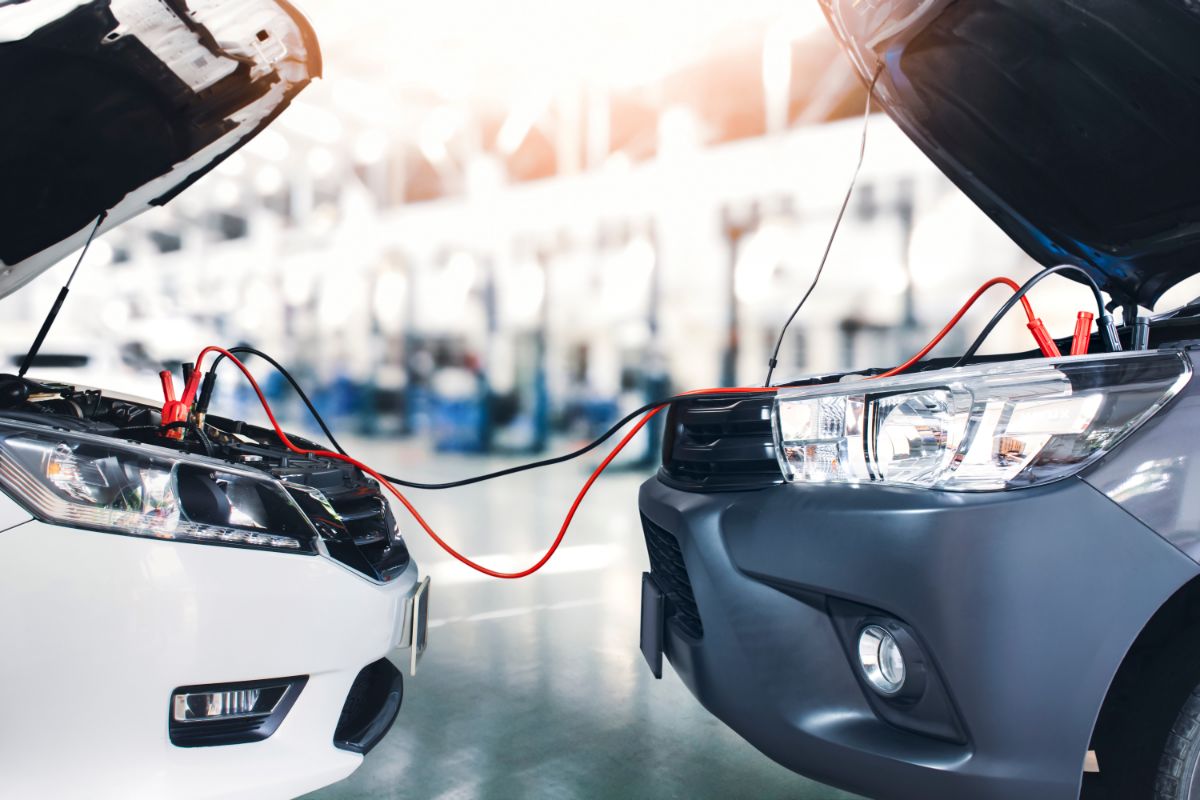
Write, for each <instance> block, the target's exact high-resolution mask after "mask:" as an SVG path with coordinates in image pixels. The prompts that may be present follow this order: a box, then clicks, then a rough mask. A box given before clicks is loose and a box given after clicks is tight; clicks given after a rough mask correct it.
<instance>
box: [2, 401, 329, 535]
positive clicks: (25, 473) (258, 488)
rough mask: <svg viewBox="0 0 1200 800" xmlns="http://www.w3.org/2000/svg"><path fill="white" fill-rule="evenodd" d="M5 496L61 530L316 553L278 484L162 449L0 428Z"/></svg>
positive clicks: (28, 428)
mask: <svg viewBox="0 0 1200 800" xmlns="http://www.w3.org/2000/svg"><path fill="white" fill-rule="evenodd" d="M0 488H3V489H4V490H5V491H6V492H7V493H8V494H9V495H10V496H11V497H12V498H13V499H14V500H16V501H17V502H19V503H21V504H22V505H23V506H25V507H26V508H27V509H28V510H29V511H30V513H32V514H33V515H34V516H36V517H38V518H39V519H42V520H45V521H47V522H54V523H58V524H61V525H69V526H72V527H77V528H88V529H91V530H99V531H107V532H111V533H121V534H126V535H130V536H145V537H149V538H153V539H174V540H179V541H188V542H203V543H206V544H224V545H234V546H238V547H253V548H261V549H266V550H274V551H278V552H292V553H297V552H298V553H313V552H316V550H315V532H314V531H313V528H312V526H311V525H310V524H309V523H308V520H307V519H306V518H305V517H304V515H303V513H301V511H300V510H299V508H297V506H296V504H295V503H294V502H293V501H292V499H291V497H290V496H289V495H288V494H287V492H286V491H285V490H284V489H283V487H282V486H281V485H280V484H279V483H278V482H277V481H275V480H272V479H271V478H269V477H268V476H266V475H262V474H257V473H254V472H250V471H243V470H239V469H238V468H236V467H234V466H232V465H224V464H221V465H217V464H215V463H214V462H211V461H205V460H202V459H192V458H189V457H187V456H182V455H179V454H176V453H173V452H171V451H169V450H165V449H162V448H157V447H153V446H145V445H143V446H135V445H124V444H121V443H115V442H111V441H109V440H106V439H105V438H104V437H100V436H92V435H89V434H82V433H66V432H59V431H49V430H46V429H43V428H39V427H36V426H25V425H22V424H20V423H9V422H0Z"/></svg>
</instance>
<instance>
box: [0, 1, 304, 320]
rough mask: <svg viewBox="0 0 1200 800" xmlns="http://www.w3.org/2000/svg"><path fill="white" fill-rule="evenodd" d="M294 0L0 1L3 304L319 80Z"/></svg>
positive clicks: (161, 199) (194, 174) (193, 175)
mask: <svg viewBox="0 0 1200 800" xmlns="http://www.w3.org/2000/svg"><path fill="white" fill-rule="evenodd" d="M320 70H321V55H320V51H319V49H318V47H317V40H316V37H315V35H314V34H313V30H312V27H311V26H310V25H309V24H308V22H307V21H306V20H305V19H304V18H303V17H302V16H301V15H300V14H299V13H298V12H297V11H296V10H295V9H294V8H293V7H292V6H291V5H290V4H289V3H287V2H286V0H0V76H3V78H2V79H0V108H2V109H3V117H2V119H3V121H0V165H2V166H0V174H2V175H3V176H4V177H3V188H0V297H3V296H5V295H8V294H11V293H12V292H13V291H15V290H17V289H19V288H20V287H21V286H23V285H25V284H26V283H28V282H29V281H31V280H33V278H35V277H37V276H38V275H39V274H41V273H42V272H43V271H45V270H46V269H47V268H48V267H50V266H51V265H53V264H54V263H56V262H57V261H58V260H59V259H61V258H63V257H64V256H65V255H67V254H68V253H70V252H72V251H73V250H76V249H78V248H79V247H81V246H82V245H83V243H84V241H85V240H86V239H87V236H88V234H89V233H90V232H91V230H92V228H93V226H94V225H95V222H96V220H97V219H98V218H99V217H100V216H101V215H102V214H106V215H107V216H105V218H104V221H103V223H102V224H101V226H100V229H99V230H100V232H103V231H106V230H108V229H110V228H113V227H115V226H116V225H119V224H120V223H122V222H124V221H125V220H127V219H129V218H130V217H133V216H136V215H137V214H140V213H141V212H142V211H145V210H146V209H147V208H149V207H150V206H155V205H162V204H164V203H166V202H167V201H169V200H170V199H171V198H172V197H174V196H175V195H177V194H178V193H179V192H181V191H183V190H184V189H185V188H186V187H187V186H189V185H191V183H192V182H193V181H195V180H196V179H198V178H199V177H200V176H202V175H204V174H205V173H206V172H208V171H209V170H210V169H212V168H213V167H214V166H216V165H217V164H219V163H220V162H221V161H222V160H223V159H224V158H225V157H227V156H228V155H229V154H230V153H232V152H233V151H235V150H237V149H238V148H239V147H241V146H242V145H243V144H245V143H246V142H248V141H249V140H250V139H251V138H253V137H254V135H255V134H257V133H258V132H259V131H260V130H262V129H263V128H264V127H265V126H266V125H267V124H268V123H269V122H270V121H271V120H272V119H274V118H275V116H276V115H277V114H279V112H281V111H282V110H283V109H284V108H286V107H287V105H288V103H289V102H291V100H292V98H293V97H295V95H296V94H297V92H299V91H300V90H301V89H303V88H304V87H305V86H306V85H307V84H308V82H309V81H310V80H311V79H312V78H314V77H316V76H318V75H319V74H320Z"/></svg>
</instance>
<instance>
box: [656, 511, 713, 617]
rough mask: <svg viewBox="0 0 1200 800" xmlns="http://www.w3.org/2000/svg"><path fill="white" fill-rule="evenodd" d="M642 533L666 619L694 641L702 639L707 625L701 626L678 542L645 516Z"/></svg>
mask: <svg viewBox="0 0 1200 800" xmlns="http://www.w3.org/2000/svg"><path fill="white" fill-rule="evenodd" d="M642 531H643V533H645V535H646V550H647V552H649V554H650V574H651V575H652V576H653V577H654V582H655V583H657V584H658V588H659V589H660V590H661V591H662V593H663V594H664V595H666V597H667V609H666V613H667V619H673V620H674V621H675V623H676V624H677V625H678V626H679V627H680V628H682V629H683V631H684V632H685V633H687V634H688V635H689V636H691V637H692V638H693V639H699V638H701V637H703V636H704V625H703V623H701V622H700V609H699V608H698V607H697V606H696V597H695V595H693V594H692V582H691V581H690V580H689V579H688V574H687V567H686V566H685V565H684V563H683V551H681V550H680V549H679V541H678V540H677V539H676V538H675V537H674V536H673V535H672V534H671V532H670V531H668V530H666V529H665V528H662V527H660V526H658V525H655V524H654V523H653V522H651V521H650V520H648V519H646V517H645V516H644V515H643V516H642Z"/></svg>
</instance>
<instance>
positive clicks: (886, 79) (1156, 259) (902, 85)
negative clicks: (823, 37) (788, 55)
mask: <svg viewBox="0 0 1200 800" xmlns="http://www.w3.org/2000/svg"><path fill="white" fill-rule="evenodd" d="M820 1H821V3H822V5H823V6H824V9H825V13H826V16H827V17H828V18H829V21H830V23H831V25H832V27H833V29H834V32H835V33H836V34H837V36H838V38H839V39H840V40H841V42H842V45H843V47H844V49H845V50H846V51H847V53H848V54H849V55H850V58H851V60H852V61H853V62H854V64H855V66H856V67H857V69H858V70H859V72H860V73H861V74H862V76H863V78H864V80H866V81H870V80H871V79H872V78H873V77H874V76H875V74H876V70H879V75H878V82H877V84H876V97H877V98H878V99H879V102H880V104H881V105H882V107H883V108H884V110H885V111H886V112H887V114H888V115H889V116H890V117H891V118H892V119H893V120H895V121H896V123H897V124H898V125H899V126H900V127H901V128H902V129H903V130H904V132H905V133H907V134H908V136H909V137H911V138H912V139H913V140H914V141H915V142H916V143H917V145H918V146H919V147H920V148H921V149H922V150H923V151H924V152H925V154H926V155H928V156H929V158H930V159H932V160H933V161H934V163H936V164H937V165H938V167H940V168H941V170H942V171H943V172H945V173H946V175H947V176H949V177H950V179H951V180H952V181H954V183H956V184H957V185H958V186H959V188H960V189H962V190H963V191H964V192H965V193H966V194H967V195H968V196H969V197H970V198H971V199H972V200H974V201H975V203H976V204H978V205H979V206H980V207H981V208H982V209H983V210H984V211H985V212H986V213H987V214H988V215H989V216H990V217H991V218H992V219H993V220H995V222H996V223H998V224H999V225H1000V227H1002V228H1003V229H1004V230H1005V231H1006V232H1007V233H1008V234H1009V236H1011V237H1012V238H1013V239H1014V240H1015V241H1016V242H1017V243H1018V244H1019V245H1021V247H1023V248H1024V249H1025V250H1026V251H1027V252H1028V253H1029V254H1030V255H1031V256H1033V257H1034V258H1035V259H1037V260H1038V261H1039V262H1041V263H1042V264H1044V265H1047V266H1048V265H1051V264H1059V263H1064V262H1069V263H1073V264H1078V265H1080V266H1082V267H1084V268H1086V269H1087V270H1088V271H1090V272H1091V273H1092V274H1093V275H1094V276H1095V278H1096V280H1097V281H1098V282H1099V284H1100V285H1101V287H1102V288H1103V289H1104V290H1105V291H1107V292H1109V293H1111V294H1112V295H1113V296H1114V299H1116V300H1117V301H1118V302H1119V303H1122V304H1125V303H1128V302H1130V301H1132V300H1136V301H1137V302H1138V303H1139V304H1141V305H1144V306H1148V307H1153V305H1154V303H1155V301H1157V299H1158V298H1159V297H1160V296H1161V295H1162V293H1163V292H1164V291H1166V290H1167V289H1168V288H1170V287H1171V286H1172V285H1174V284H1176V283H1178V282H1179V281H1181V280H1183V279H1184V278H1187V277H1188V276H1190V275H1192V274H1193V273H1195V272H1197V271H1200V1H1198V0H866V1H865V2H864V0H820Z"/></svg>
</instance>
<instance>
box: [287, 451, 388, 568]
mask: <svg viewBox="0 0 1200 800" xmlns="http://www.w3.org/2000/svg"><path fill="white" fill-rule="evenodd" d="M305 477H306V478H307V481H306V483H305V484H304V485H302V486H301V485H297V484H292V485H290V486H289V487H288V488H289V490H290V492H291V495H292V497H293V498H294V499H295V500H296V502H297V503H298V504H299V505H300V508H301V509H303V510H304V512H305V513H306V514H307V515H308V518H309V520H310V521H311V522H312V523H313V525H314V526H315V527H316V529H317V532H318V533H320V534H321V539H322V541H324V543H325V549H326V550H327V551H328V552H329V555H330V556H332V557H333V558H335V559H337V560H338V561H340V562H342V563H343V564H345V565H346V566H348V567H350V568H352V569H355V570H358V571H359V572H361V573H363V574H365V575H369V576H371V577H372V578H375V579H376V580H381V581H388V580H391V579H392V578H394V577H396V576H397V575H399V574H400V573H401V572H403V571H404V568H405V567H407V566H408V562H409V554H408V547H407V546H406V545H405V544H404V539H403V537H401V536H400V530H399V528H398V527H397V525H396V519H395V517H393V516H392V510H391V508H390V507H389V506H388V504H387V501H386V500H385V499H384V497H383V494H382V493H381V492H380V490H379V486H378V485H376V484H375V483H374V482H371V481H367V480H366V479H360V478H354V479H351V478H349V477H347V476H346V475H340V476H339V477H338V480H337V481H327V482H326V484H325V485H321V484H319V483H317V482H316V481H314V480H312V475H311V474H310V475H306V476H305Z"/></svg>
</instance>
